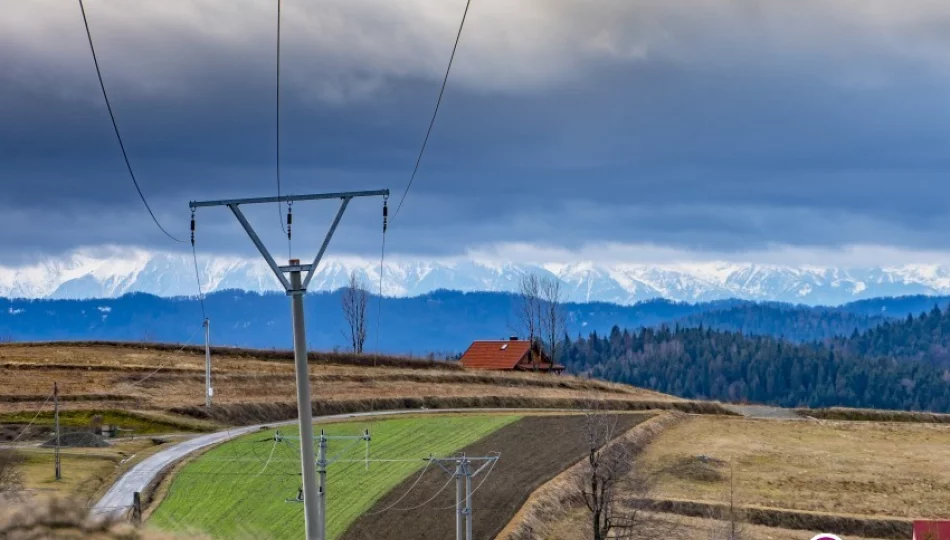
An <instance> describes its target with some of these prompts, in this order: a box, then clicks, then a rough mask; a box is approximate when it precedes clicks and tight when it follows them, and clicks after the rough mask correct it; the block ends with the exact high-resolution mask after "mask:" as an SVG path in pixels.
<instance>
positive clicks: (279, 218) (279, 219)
mask: <svg viewBox="0 0 950 540" xmlns="http://www.w3.org/2000/svg"><path fill="white" fill-rule="evenodd" d="M276 86H277V90H276V96H275V97H276V100H275V101H276V103H277V111H276V122H275V123H276V126H277V127H276V134H277V136H276V139H277V141H276V163H277V198H278V199H279V198H280V0H277V85H276ZM277 222H278V223H280V230H281V231H283V233H284V234H287V229H286V228H285V227H284V212H283V207H282V206H281V204H280V201H277ZM288 240H289V239H288Z"/></svg>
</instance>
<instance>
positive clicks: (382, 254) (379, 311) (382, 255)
mask: <svg viewBox="0 0 950 540" xmlns="http://www.w3.org/2000/svg"><path fill="white" fill-rule="evenodd" d="M388 228H389V197H386V198H384V199H383V240H382V243H381V246H380V248H379V296H377V297H376V356H379V355H380V352H381V351H380V350H379V330H380V320H381V319H382V318H383V272H384V271H385V268H384V267H383V265H384V264H385V262H386V229H388ZM373 364H374V365H375V360H374V361H373Z"/></svg>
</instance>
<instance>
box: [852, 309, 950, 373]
mask: <svg viewBox="0 0 950 540" xmlns="http://www.w3.org/2000/svg"><path fill="white" fill-rule="evenodd" d="M836 343H837V344H838V345H839V346H840V347H843V348H844V349H846V350H847V351H848V352H849V353H851V354H853V355H855V356H890V357H894V358H900V359H904V360H910V361H916V362H923V363H926V364H929V365H931V366H933V367H935V368H950V310H941V309H940V308H938V307H936V306H934V308H933V309H932V310H930V312H925V313H921V314H920V315H919V316H918V317H914V316H912V315H908V316H907V318H906V319H903V320H900V319H898V320H892V321H887V322H885V323H883V324H881V325H879V326H877V327H875V328H872V329H870V330H868V331H866V332H863V333H859V332H857V331H855V332H853V333H852V334H851V336H850V337H849V338H847V339H838V340H837V341H836Z"/></svg>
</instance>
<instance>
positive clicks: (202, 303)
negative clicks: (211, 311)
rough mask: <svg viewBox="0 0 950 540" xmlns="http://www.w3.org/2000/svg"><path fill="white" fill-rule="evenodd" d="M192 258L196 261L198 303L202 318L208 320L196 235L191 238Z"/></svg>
mask: <svg viewBox="0 0 950 540" xmlns="http://www.w3.org/2000/svg"><path fill="white" fill-rule="evenodd" d="M191 258H192V260H194V262H195V282H197V284H198V304H199V305H200V306H201V320H203V321H207V320H208V315H207V313H206V312H205V295H204V292H203V291H202V290H201V274H200V273H199V272H198V253H197V252H196V251H195V240H194V236H192V239H191Z"/></svg>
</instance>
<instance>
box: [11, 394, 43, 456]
mask: <svg viewBox="0 0 950 540" xmlns="http://www.w3.org/2000/svg"><path fill="white" fill-rule="evenodd" d="M52 397H53V392H50V393H49V395H48V396H46V401H44V402H43V404H42V405H40V408H39V409H38V410H37V411H36V414H35V415H33V419H32V420H30V423H29V424H27V425H26V427H25V428H23V431H21V432H20V434H19V435H17V436H16V438H14V439H13V440H12V441H10V442H9V443H6V445H7V446H12V445H13V443H15V442H17V441H18V440H20V437H22V436H23V434H24V433H26V431H27V430H28V429H30V426H32V425H33V423H34V422H36V419H37V418H39V417H40V413H41V412H43V408H44V407H46V404H47V403H49V400H50V398H52Z"/></svg>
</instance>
